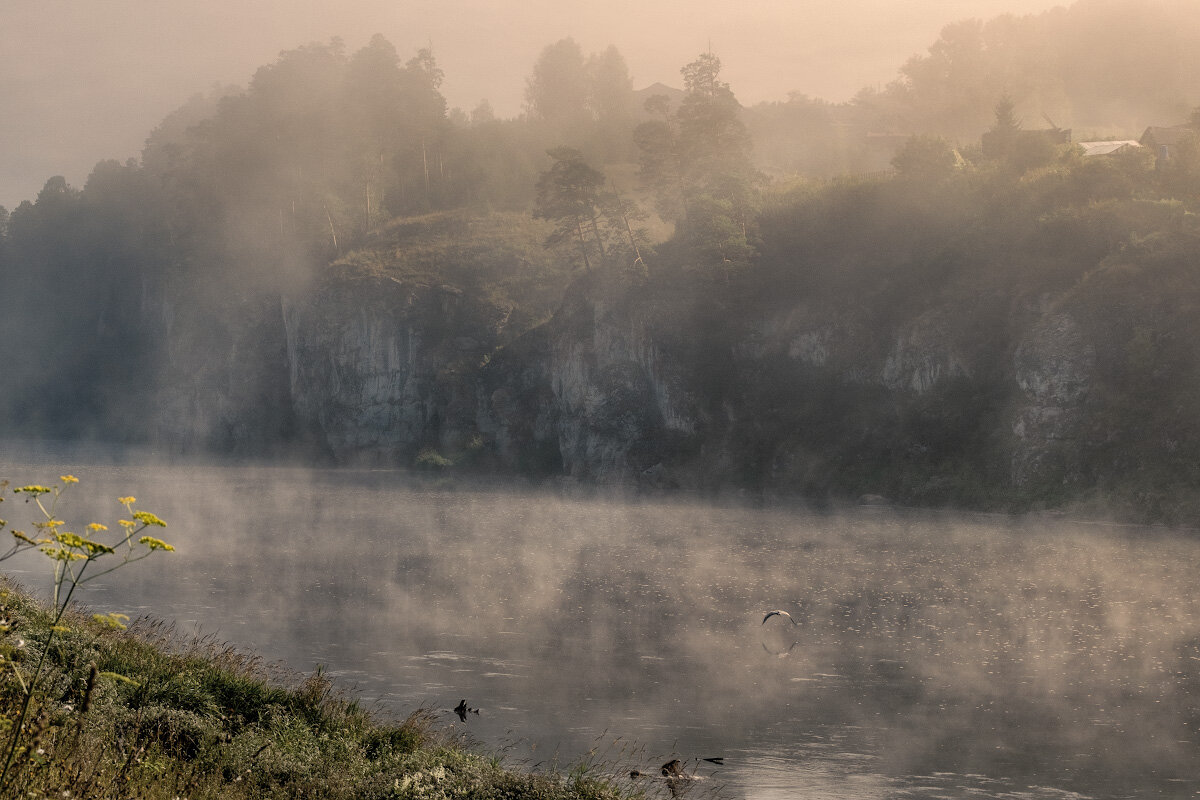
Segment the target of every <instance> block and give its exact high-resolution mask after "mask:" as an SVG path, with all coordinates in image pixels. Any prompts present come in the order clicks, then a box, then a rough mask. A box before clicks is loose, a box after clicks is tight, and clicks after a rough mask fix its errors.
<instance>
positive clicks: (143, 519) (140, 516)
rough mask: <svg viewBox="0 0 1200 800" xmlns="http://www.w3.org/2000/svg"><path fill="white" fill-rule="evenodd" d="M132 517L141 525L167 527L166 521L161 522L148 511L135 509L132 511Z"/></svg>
mask: <svg viewBox="0 0 1200 800" xmlns="http://www.w3.org/2000/svg"><path fill="white" fill-rule="evenodd" d="M133 518H134V519H136V520H137V521H138V522H140V523H142V524H143V525H157V526H158V527H160V528H165V527H167V523H165V522H163V521H162V520H161V519H159V518H158V517H156V516H155V515H153V514H151V513H150V512H149V511H135V512H133Z"/></svg>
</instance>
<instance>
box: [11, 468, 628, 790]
mask: <svg viewBox="0 0 1200 800" xmlns="http://www.w3.org/2000/svg"><path fill="white" fill-rule="evenodd" d="M75 482H77V481H76V480H75V478H74V477H73V476H69V475H68V476H63V477H62V478H61V479H60V483H59V484H55V485H54V486H40V485H30V486H22V487H19V488H17V489H15V490H11V491H13V492H15V494H16V495H17V496H18V498H17V499H19V498H20V497H21V496H22V495H23V496H24V497H25V498H26V500H27V507H32V511H33V514H32V516H33V517H34V519H33V521H32V528H31V529H30V530H32V531H35V532H34V533H32V534H27V533H25V532H23V531H21V530H18V529H16V528H14V529H12V530H11V535H12V539H13V542H14V545H13V547H12V549H10V550H9V551H8V552H6V553H3V554H0V560H3V559H5V558H8V557H10V556H12V555H14V554H15V553H17V552H20V551H22V550H36V551H37V552H38V553H40V554H41V555H42V556H45V558H46V563H47V564H48V565H49V569H51V570H52V575H53V586H54V593H53V599H52V600H51V601H50V602H49V603H45V602H39V601H38V600H37V599H35V598H34V597H32V596H31V595H30V594H28V593H26V592H25V591H23V590H21V589H20V588H18V587H16V586H15V585H13V584H12V583H11V582H9V581H8V579H7V578H0V747H2V749H0V762H2V764H0V798H17V797H20V798H37V797H70V798H148V799H149V798H183V797H187V798H241V797H246V798H251V797H253V798H263V797H279V798H284V797H287V798H295V797H305V798H425V797H437V798H447V797H480V798H526V797H528V798H548V799H549V798H618V797H622V796H624V795H623V794H622V793H620V792H618V791H617V790H616V789H614V788H612V787H610V786H608V785H607V784H605V783H604V782H603V781H601V780H598V779H596V778H594V777H592V776H591V775H590V773H589V770H588V769H587V768H586V767H583V766H581V767H579V768H577V769H576V770H574V771H573V772H571V774H570V775H569V776H561V775H557V774H529V773H519V772H514V771H511V770H508V769H505V768H504V767H503V766H502V765H501V764H500V762H499V760H498V759H496V758H491V757H487V756H483V755H478V754H475V753H472V752H470V751H469V750H468V749H467V747H466V744H465V741H464V740H463V739H462V738H461V737H458V736H455V735H454V734H453V732H452V731H450V730H449V729H445V728H439V727H438V726H437V720H436V717H435V715H434V713H433V712H432V711H430V710H428V709H419V710H417V711H415V712H413V713H412V714H411V715H409V716H408V718H407V719H404V720H402V721H390V720H385V719H382V718H381V717H380V716H379V715H378V714H373V713H371V712H369V711H367V710H366V709H364V708H362V707H361V706H360V704H359V703H358V702H357V701H355V700H353V699H347V698H346V697H343V696H342V695H340V694H339V693H338V692H337V691H335V689H334V686H333V683H332V681H331V680H330V679H329V678H328V677H327V676H326V675H324V674H323V672H322V671H321V670H320V669H318V670H317V671H316V672H315V673H314V674H313V675H311V676H309V677H308V678H306V679H304V680H295V679H289V678H288V676H286V675H284V674H282V673H281V670H279V669H272V668H269V667H268V666H267V665H265V664H264V663H263V662H262V661H261V660H259V659H258V658H256V657H253V656H247V655H244V654H241V653H238V652H236V651H234V650H233V649H232V648H230V647H228V646H222V645H220V644H218V643H216V642H214V641H212V640H199V641H192V642H190V643H184V642H182V641H181V640H180V639H179V637H177V636H175V635H173V632H172V630H171V628H170V626H166V625H163V624H160V623H156V622H148V621H141V622H139V623H136V624H135V625H134V626H133V628H132V629H126V628H125V626H124V620H126V619H127V617H125V616H124V615H121V614H119V613H109V614H95V615H91V616H88V615H86V614H84V613H82V611H81V610H80V609H79V608H78V607H77V606H75V605H73V604H72V602H71V601H72V595H73V594H74V593H75V591H76V589H78V588H79V587H81V586H82V585H84V584H85V583H86V582H87V580H88V577H89V575H90V576H99V575H102V574H107V573H109V572H112V571H113V570H114V569H120V568H122V567H125V566H127V565H129V564H132V563H133V562H135V561H139V560H142V559H143V558H146V557H148V556H149V555H151V554H153V553H155V552H169V551H170V550H172V549H173V548H172V547H171V545H169V544H167V543H165V542H163V541H162V540H160V539H157V538H154V537H150V536H139V534H141V533H142V531H144V530H145V529H146V528H147V527H152V528H159V527H164V528H165V527H166V523H165V522H163V520H161V519H160V518H158V517H157V516H155V515H154V514H152V513H150V512H146V511H140V510H134V503H135V502H136V501H135V499H134V498H132V497H125V498H121V499H120V503H121V504H122V505H123V506H125V508H126V509H127V511H128V512H129V516H131V517H132V519H131V520H121V521H120V523H119V525H120V527H121V528H122V529H124V531H125V532H124V533H123V534H120V535H118V536H117V540H116V541H115V542H114V543H113V544H112V545H110V544H105V543H104V541H102V540H101V539H102V537H103V536H104V532H105V531H106V530H107V527H106V526H105V525H103V524H102V523H91V524H89V525H87V526H85V527H84V528H82V529H83V530H86V531H87V535H86V536H81V535H79V534H76V533H72V532H68V531H67V530H66V528H67V527H70V526H69V525H68V523H67V522H66V521H64V520H63V519H62V518H61V510H60V509H59V502H58V501H59V500H60V498H61V496H62V495H63V493H64V491H65V490H66V489H67V488H69V486H70V485H71V484H73V483H75ZM0 488H3V489H5V490H6V491H5V493H6V494H7V493H8V487H7V483H5V484H3V485H0ZM2 501H3V499H2V498H0V502H2ZM7 524H8V523H7V522H6V521H4V520H0V528H4V527H6V526H7ZM89 568H91V569H90V571H89Z"/></svg>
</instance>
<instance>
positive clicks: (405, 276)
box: [328, 211, 574, 337]
mask: <svg viewBox="0 0 1200 800" xmlns="http://www.w3.org/2000/svg"><path fill="white" fill-rule="evenodd" d="M548 233H549V226H548V225H547V224H545V223H543V222H540V221H538V220H535V219H533V218H531V217H530V216H529V215H528V214H519V213H516V212H500V211H496V212H492V213H490V214H475V213H471V212H469V211H445V212H437V213H433V214H427V215H423V216H419V217H397V218H395V219H392V220H390V221H389V222H387V223H385V224H383V225H380V227H379V228H378V229H376V230H375V231H373V232H372V233H371V234H370V235H369V236H367V237H365V238H364V239H363V240H362V242H361V243H359V245H358V246H357V247H355V248H354V249H353V250H351V251H350V252H348V253H346V254H345V255H343V256H341V257H339V258H337V259H335V260H334V261H333V262H332V263H331V264H330V266H329V269H328V277H329V278H331V279H334V280H342V279H347V278H353V277H356V276H363V275H373V276H381V277H388V278H393V279H395V280H398V281H400V282H401V283H404V284H406V285H411V286H450V287H452V288H454V289H459V290H463V291H470V292H476V293H479V294H480V295H481V296H482V297H483V298H485V299H487V300H488V301H489V302H491V303H492V304H494V305H495V306H497V307H498V308H505V309H509V310H510V312H511V313H510V316H509V319H508V324H507V326H506V333H507V335H508V336H509V337H511V336H515V335H519V334H520V333H523V332H524V331H526V330H528V329H529V328H531V327H533V326H534V325H536V324H538V323H540V322H543V321H545V320H546V319H548V318H549V317H550V315H551V314H552V313H553V312H554V310H555V308H557V306H558V304H559V302H560V301H561V299H562V295H563V291H564V290H565V289H566V287H567V284H568V283H570V281H571V280H572V278H573V277H574V273H573V271H572V269H571V261H570V259H567V258H563V257H562V254H561V252H559V251H556V250H550V249H547V248H546V247H545V246H543V242H544V240H545V238H546V236H547V235H548Z"/></svg>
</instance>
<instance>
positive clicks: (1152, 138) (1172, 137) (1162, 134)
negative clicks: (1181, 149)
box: [1138, 125, 1196, 146]
mask: <svg viewBox="0 0 1200 800" xmlns="http://www.w3.org/2000/svg"><path fill="white" fill-rule="evenodd" d="M1195 133H1196V129H1195V128H1193V127H1192V126H1190V125H1172V126H1171V127H1169V128H1161V127H1157V126H1154V125H1151V126H1150V127H1149V128H1146V132H1145V133H1143V134H1142V138H1141V139H1139V140H1138V141H1140V142H1141V143H1142V144H1144V145H1147V146H1149V145H1150V144H1156V145H1164V144H1165V145H1177V144H1179V143H1180V142H1181V141H1183V140H1184V139H1185V138H1187V137H1188V136H1191V135H1194V134H1195Z"/></svg>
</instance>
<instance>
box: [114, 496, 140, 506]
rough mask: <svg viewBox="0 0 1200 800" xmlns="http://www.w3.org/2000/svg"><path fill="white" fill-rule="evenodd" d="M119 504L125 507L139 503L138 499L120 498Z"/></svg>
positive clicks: (118, 499)
mask: <svg viewBox="0 0 1200 800" xmlns="http://www.w3.org/2000/svg"><path fill="white" fill-rule="evenodd" d="M117 502H118V503H120V504H121V505H123V506H131V505H133V504H134V503H136V502H137V498H136V497H118V498H117Z"/></svg>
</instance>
